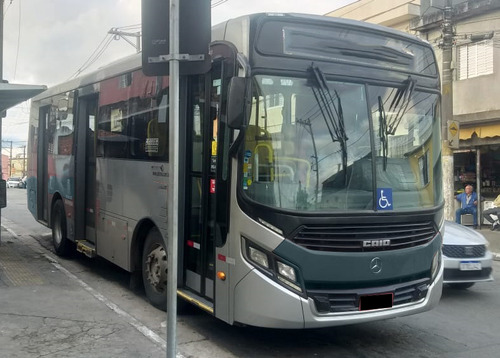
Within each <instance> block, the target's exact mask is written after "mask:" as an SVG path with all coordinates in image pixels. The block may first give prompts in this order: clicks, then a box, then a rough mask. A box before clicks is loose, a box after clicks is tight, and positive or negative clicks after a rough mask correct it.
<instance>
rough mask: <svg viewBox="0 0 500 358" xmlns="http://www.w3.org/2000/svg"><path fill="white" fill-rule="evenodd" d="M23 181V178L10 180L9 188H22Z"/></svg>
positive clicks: (8, 180)
mask: <svg viewBox="0 0 500 358" xmlns="http://www.w3.org/2000/svg"><path fill="white" fill-rule="evenodd" d="M23 185H24V184H23V181H22V179H21V178H9V179H7V188H22V187H23Z"/></svg>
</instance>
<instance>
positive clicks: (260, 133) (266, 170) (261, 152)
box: [245, 125, 274, 182]
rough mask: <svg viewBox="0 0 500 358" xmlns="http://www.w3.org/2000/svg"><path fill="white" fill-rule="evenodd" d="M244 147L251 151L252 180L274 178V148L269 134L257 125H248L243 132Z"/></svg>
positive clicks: (270, 179)
mask: <svg viewBox="0 0 500 358" xmlns="http://www.w3.org/2000/svg"><path fill="white" fill-rule="evenodd" d="M245 140H246V149H247V150H250V151H251V153H252V156H251V164H252V167H253V180H254V181H256V182H258V181H273V180H274V168H273V162H274V149H273V147H272V140H271V134H270V133H269V132H268V131H267V130H265V129H263V128H261V127H258V126H255V125H249V126H248V127H247V129H246V133H245Z"/></svg>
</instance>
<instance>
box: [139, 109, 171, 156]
mask: <svg viewBox="0 0 500 358" xmlns="http://www.w3.org/2000/svg"><path fill="white" fill-rule="evenodd" d="M167 135H168V131H167V123H165V122H164V123H160V122H159V121H158V118H153V119H152V120H150V121H149V122H148V125H147V137H146V143H145V148H146V153H147V154H148V156H149V157H150V158H155V157H159V158H164V157H165V153H166V148H167Z"/></svg>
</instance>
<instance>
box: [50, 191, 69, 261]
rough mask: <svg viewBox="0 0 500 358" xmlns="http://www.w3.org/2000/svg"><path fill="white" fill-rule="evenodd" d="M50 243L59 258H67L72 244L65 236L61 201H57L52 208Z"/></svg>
mask: <svg viewBox="0 0 500 358" xmlns="http://www.w3.org/2000/svg"><path fill="white" fill-rule="evenodd" d="M52 243H53V245H54V250H55V252H56V254H57V255H59V256H68V255H69V254H70V253H71V251H72V249H73V242H71V241H70V240H69V239H68V237H67V235H66V216H65V214H64V205H63V202H62V200H57V201H56V202H55V204H54V207H53V208H52Z"/></svg>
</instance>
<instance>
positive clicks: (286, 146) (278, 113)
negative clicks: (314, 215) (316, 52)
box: [242, 76, 372, 210]
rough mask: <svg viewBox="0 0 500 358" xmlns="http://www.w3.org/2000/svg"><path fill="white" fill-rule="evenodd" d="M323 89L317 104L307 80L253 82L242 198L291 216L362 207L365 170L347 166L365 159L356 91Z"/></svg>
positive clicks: (362, 101) (362, 102)
mask: <svg viewBox="0 0 500 358" xmlns="http://www.w3.org/2000/svg"><path fill="white" fill-rule="evenodd" d="M329 86H330V88H329V94H330V95H331V97H330V99H329V100H327V101H326V102H321V101H320V99H319V97H320V96H318V94H317V93H316V90H315V88H314V87H313V86H312V85H311V84H310V83H309V82H308V80H307V79H300V78H280V77H271V76H257V77H256V86H255V88H256V90H255V92H256V93H255V94H254V98H253V105H252V113H251V119H250V123H249V126H248V128H247V131H246V135H245V150H244V156H245V158H244V165H243V181H242V188H243V190H244V192H245V193H246V194H247V195H248V196H249V197H250V198H252V199H253V200H256V201H258V202H261V203H263V204H267V205H271V206H276V207H279V208H284V209H295V210H340V209H346V208H358V209H364V208H366V207H367V206H368V207H370V206H369V205H370V200H371V198H372V193H371V190H372V181H371V179H370V178H371V173H372V171H371V169H370V168H369V166H368V167H366V166H355V165H354V163H356V162H359V161H361V160H362V159H363V158H371V147H370V133H369V121H368V112H367V108H368V107H367V103H366V96H365V89H364V86H363V85H360V84H351V83H344V82H330V83H329ZM323 94H324V93H323ZM318 101H320V102H318ZM328 113H329V114H328ZM292 115H293V116H292ZM341 123H344V124H343V125H341ZM340 137H342V138H343V137H347V140H346V143H345V145H344V144H341V143H340V141H339V138H340ZM360 171H362V172H360ZM360 177H363V178H365V180H359V178H360Z"/></svg>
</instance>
